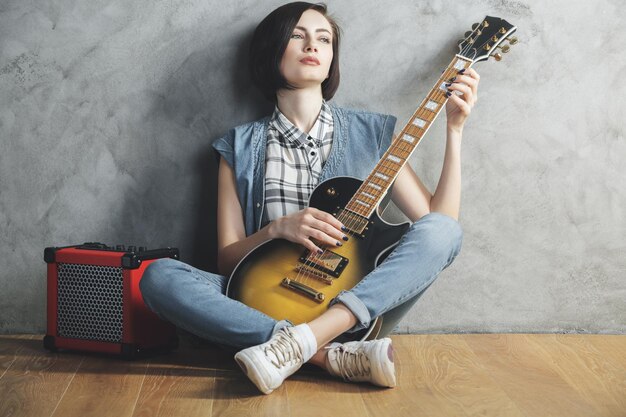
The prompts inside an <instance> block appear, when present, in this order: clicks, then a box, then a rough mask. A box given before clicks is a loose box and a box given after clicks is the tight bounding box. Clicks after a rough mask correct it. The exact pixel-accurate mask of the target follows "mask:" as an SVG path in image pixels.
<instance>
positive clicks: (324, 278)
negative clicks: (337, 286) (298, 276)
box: [295, 265, 333, 285]
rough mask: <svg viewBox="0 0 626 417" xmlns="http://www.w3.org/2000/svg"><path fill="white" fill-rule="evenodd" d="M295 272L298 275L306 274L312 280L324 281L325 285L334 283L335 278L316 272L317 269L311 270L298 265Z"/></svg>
mask: <svg viewBox="0 0 626 417" xmlns="http://www.w3.org/2000/svg"><path fill="white" fill-rule="evenodd" d="M295 270H296V272H298V273H302V274H306V275H308V276H310V277H312V278H315V279H317V280H319V281H322V282H323V283H324V284H328V285H332V283H333V278H332V277H330V276H329V275H328V274H325V273H323V272H321V271H316V270H315V269H312V268H309V267H307V266H305V265H298V266H297V267H296V268H295Z"/></svg>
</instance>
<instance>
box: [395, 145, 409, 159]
mask: <svg viewBox="0 0 626 417" xmlns="http://www.w3.org/2000/svg"><path fill="white" fill-rule="evenodd" d="M412 150H413V149H412V148H408V149H407V148H401V147H398V146H396V147H394V148H393V152H394V153H395V154H396V155H397V154H399V155H397V156H398V157H399V158H401V159H408V158H409V155H410V154H411V151H412Z"/></svg>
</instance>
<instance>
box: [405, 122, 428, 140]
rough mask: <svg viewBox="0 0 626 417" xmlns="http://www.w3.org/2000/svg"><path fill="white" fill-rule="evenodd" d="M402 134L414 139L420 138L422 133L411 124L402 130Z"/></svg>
mask: <svg viewBox="0 0 626 417" xmlns="http://www.w3.org/2000/svg"><path fill="white" fill-rule="evenodd" d="M404 132H405V133H408V134H409V135H411V136H414V137H416V138H420V137H421V136H422V134H423V133H424V131H423V130H422V129H420V128H419V127H417V126H413V125H412V124H410V125H406V127H405V128H404Z"/></svg>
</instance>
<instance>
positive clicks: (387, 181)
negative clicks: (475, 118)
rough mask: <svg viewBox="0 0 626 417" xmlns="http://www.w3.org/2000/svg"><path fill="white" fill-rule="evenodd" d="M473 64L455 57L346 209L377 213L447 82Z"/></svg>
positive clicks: (440, 102) (434, 115)
mask: <svg viewBox="0 0 626 417" xmlns="http://www.w3.org/2000/svg"><path fill="white" fill-rule="evenodd" d="M471 64H472V61H471V60H469V59H467V58H464V57H462V56H460V55H456V56H455V57H454V59H453V60H452V61H451V62H450V64H449V65H448V66H447V67H446V69H445V71H443V73H442V74H441V77H439V79H438V80H437V83H436V84H435V85H434V86H433V88H432V89H431V90H430V92H429V93H428V95H427V96H426V98H425V99H424V100H423V101H422V103H421V104H420V105H419V107H418V108H417V110H416V111H415V112H414V113H413V116H411V118H410V119H409V121H408V123H407V124H406V126H404V128H403V129H402V131H401V132H400V133H399V134H398V136H397V137H396V139H395V140H394V141H393V142H392V143H391V145H390V146H389V149H387V151H386V152H385V154H384V155H383V157H382V158H381V159H380V161H379V162H378V164H377V165H376V167H375V168H374V169H373V170H372V172H371V173H370V175H369V176H368V177H367V178H366V179H365V181H363V184H362V185H361V187H360V188H359V189H358V190H357V192H356V193H355V194H354V196H353V197H352V199H351V200H350V202H349V203H348V204H347V205H346V209H347V210H349V211H352V212H354V213H356V214H358V215H360V216H363V217H365V218H369V217H370V216H371V215H372V214H373V213H374V210H376V208H377V207H378V205H379V204H380V202H381V201H382V199H383V197H384V196H385V194H386V193H387V191H389V189H390V188H391V186H392V184H393V182H394V181H395V179H396V177H397V176H398V173H399V172H400V170H401V169H402V168H403V167H404V165H405V164H406V163H407V161H408V160H409V157H410V156H411V154H412V153H413V151H414V150H415V148H416V147H417V145H418V144H419V143H420V141H421V140H422V138H423V137H424V135H426V132H427V131H428V129H429V128H430V126H431V125H432V123H433V121H434V120H435V119H436V118H437V115H439V113H440V112H441V109H443V108H444V106H445V104H446V101H448V98H447V97H446V92H447V89H446V86H445V83H446V82H448V80H449V79H450V78H452V77H454V76H456V75H457V73H458V71H459V70H461V69H463V68H469V67H470V66H471Z"/></svg>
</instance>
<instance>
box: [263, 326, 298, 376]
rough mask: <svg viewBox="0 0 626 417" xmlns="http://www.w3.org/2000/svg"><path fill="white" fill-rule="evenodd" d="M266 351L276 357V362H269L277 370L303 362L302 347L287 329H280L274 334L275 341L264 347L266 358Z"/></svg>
mask: <svg viewBox="0 0 626 417" xmlns="http://www.w3.org/2000/svg"><path fill="white" fill-rule="evenodd" d="M268 351H269V352H271V353H273V354H274V356H275V357H276V361H273V360H271V359H270V362H271V363H272V365H274V366H275V367H277V368H282V367H283V366H285V365H287V364H288V363H291V362H295V361H299V360H300V361H301V360H303V359H302V358H303V354H302V347H301V346H300V344H299V343H298V342H297V341H296V339H295V337H293V335H292V334H291V331H289V330H288V328H284V329H281V330H280V331H279V332H278V333H276V340H275V341H274V342H272V343H270V344H269V345H268V346H266V347H265V349H264V352H265V356H267V357H269V355H268Z"/></svg>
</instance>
